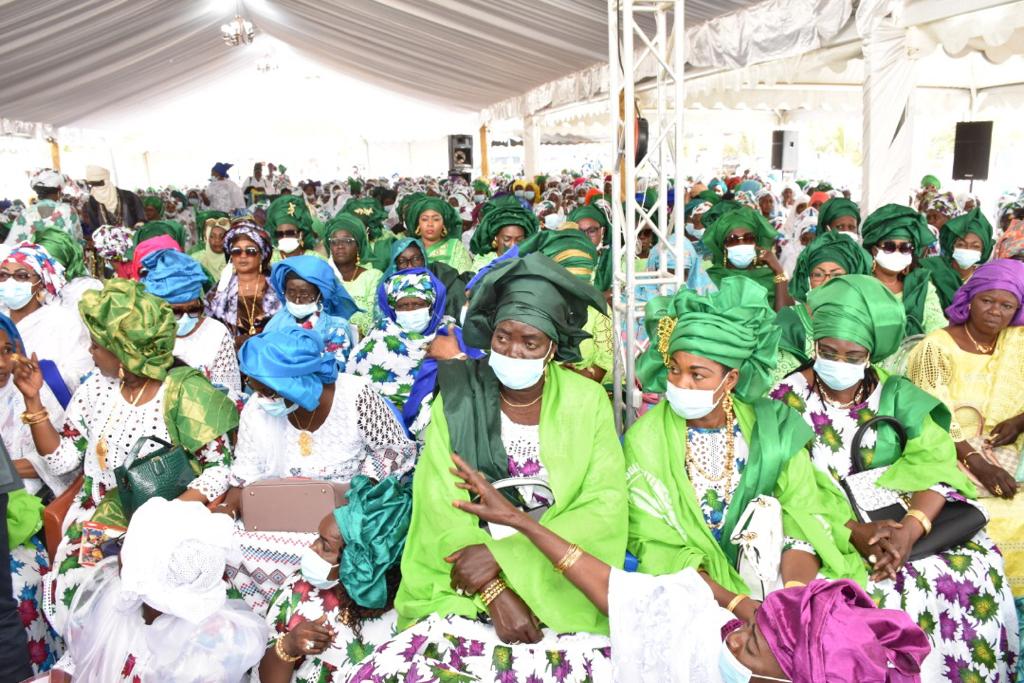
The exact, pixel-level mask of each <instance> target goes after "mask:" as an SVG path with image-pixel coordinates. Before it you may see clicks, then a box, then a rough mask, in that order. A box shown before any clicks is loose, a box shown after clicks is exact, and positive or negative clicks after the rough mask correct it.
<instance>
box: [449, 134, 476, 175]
mask: <svg viewBox="0 0 1024 683" xmlns="http://www.w3.org/2000/svg"><path fill="white" fill-rule="evenodd" d="M448 169H449V171H453V172H456V173H465V172H469V171H472V170H473V136H472V135H449V136H448Z"/></svg>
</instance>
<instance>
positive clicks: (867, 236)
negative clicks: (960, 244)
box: [860, 204, 935, 258]
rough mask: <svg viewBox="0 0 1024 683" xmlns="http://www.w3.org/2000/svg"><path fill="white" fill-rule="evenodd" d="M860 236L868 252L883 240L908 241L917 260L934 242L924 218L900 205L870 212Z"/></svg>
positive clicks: (862, 226) (892, 205)
mask: <svg viewBox="0 0 1024 683" xmlns="http://www.w3.org/2000/svg"><path fill="white" fill-rule="evenodd" d="M860 234H861V236H863V238H864V248H865V249H867V250H868V251H869V252H870V251H871V247H873V246H875V245H876V244H878V243H879V242H884V241H885V240H891V239H900V240H910V241H911V242H913V243H914V249H915V251H916V252H917V256H918V258H920V257H921V256H923V255H924V254H925V252H926V251H927V250H928V247H929V245H931V243H932V242H934V241H935V238H934V237H933V236H932V233H931V231H930V230H929V229H928V221H927V220H925V217H924V216H923V215H921V214H920V213H918V212H917V211H914V210H913V209H912V208H910V207H909V206H903V205H901V204H886V205H885V206H883V207H881V208H878V209H875V210H874V211H872V212H871V215H869V216H868V217H867V218H865V219H864V224H863V225H861V227H860Z"/></svg>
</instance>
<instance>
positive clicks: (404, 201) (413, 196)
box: [397, 192, 427, 228]
mask: <svg viewBox="0 0 1024 683" xmlns="http://www.w3.org/2000/svg"><path fill="white" fill-rule="evenodd" d="M426 196H427V193H426V192H412V193H410V194H407V195H405V196H404V197H402V198H401V199H400V200H398V209H397V211H398V217H399V218H401V219H402V222H403V223H404V224H405V225H406V227H408V226H409V221H408V213H409V207H410V206H412V204H413V202H416V201H419V200H420V199H423V198H424V197H426ZM413 227H414V228H415V227H416V226H413Z"/></svg>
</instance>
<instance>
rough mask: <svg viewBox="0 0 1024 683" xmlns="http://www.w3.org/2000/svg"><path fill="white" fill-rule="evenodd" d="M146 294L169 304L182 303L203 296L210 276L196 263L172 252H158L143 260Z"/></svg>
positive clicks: (166, 250)
mask: <svg viewBox="0 0 1024 683" xmlns="http://www.w3.org/2000/svg"><path fill="white" fill-rule="evenodd" d="M142 267H143V268H145V269H146V275H145V277H143V278H142V284H143V285H144V286H145V287H146V291H147V292H149V293H150V294H152V295H153V296H158V297H160V298H161V299H163V300H164V301H166V302H167V303H169V304H185V303H188V302H190V301H195V300H196V299H199V298H201V297H202V296H203V285H204V284H206V283H207V282H208V281H209V276H208V275H207V274H206V271H204V270H203V267H202V266H201V265H199V262H198V261H196V260H195V259H194V258H192V257H191V256H189V255H187V254H183V253H181V252H180V251H175V250H173V249H160V250H159V251H154V252H152V253H151V254H147V255H146V256H145V258H143V259H142Z"/></svg>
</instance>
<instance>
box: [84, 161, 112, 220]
mask: <svg viewBox="0 0 1024 683" xmlns="http://www.w3.org/2000/svg"><path fill="white" fill-rule="evenodd" d="M85 179H86V181H90V182H95V181H97V180H102V181H103V185H101V186H99V187H90V188H89V194H90V195H91V196H93V197H94V198H95V199H96V201H98V202H99V203H100V204H102V205H103V206H105V207H107V210H108V211H116V210H117V188H116V187H114V183H113V182H111V180H110V171H108V170H107V169H105V168H103V167H102V166H86V167H85Z"/></svg>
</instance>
